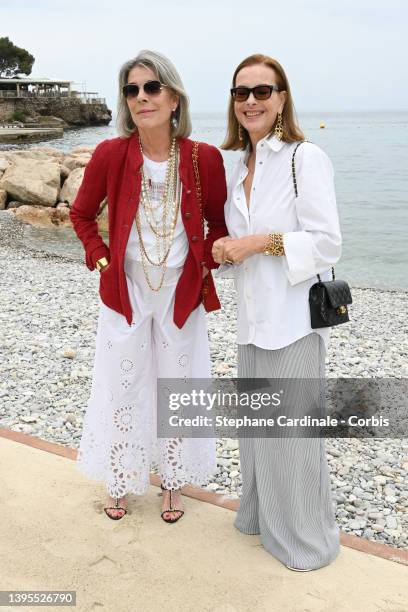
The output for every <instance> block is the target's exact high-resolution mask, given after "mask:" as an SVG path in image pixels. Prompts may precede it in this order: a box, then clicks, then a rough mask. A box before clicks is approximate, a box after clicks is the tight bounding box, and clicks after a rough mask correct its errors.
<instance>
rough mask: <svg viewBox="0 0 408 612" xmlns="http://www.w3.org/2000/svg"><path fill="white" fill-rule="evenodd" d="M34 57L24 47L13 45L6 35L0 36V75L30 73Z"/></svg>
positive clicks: (12, 75)
mask: <svg viewBox="0 0 408 612" xmlns="http://www.w3.org/2000/svg"><path fill="white" fill-rule="evenodd" d="M34 62H35V58H34V56H33V55H31V54H30V53H29V52H28V51H26V50H25V49H22V48H21V47H17V46H16V45H14V44H13V43H12V42H11V40H9V39H8V37H7V36H5V37H3V38H0V77H1V78H10V79H13V78H16V77H17V76H18V75H19V74H20V73H21V74H26V75H28V74H31V70H32V68H33V64H34Z"/></svg>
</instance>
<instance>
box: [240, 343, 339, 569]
mask: <svg viewBox="0 0 408 612" xmlns="http://www.w3.org/2000/svg"><path fill="white" fill-rule="evenodd" d="M324 360H325V345H324V341H323V339H322V338H321V336H319V334H317V333H311V334H309V335H307V336H305V337H303V338H300V339H299V340H297V341H296V342H294V343H292V344H290V345H289V346H285V347H284V348H282V349H277V350H265V349H261V348H259V347H257V346H254V345H253V344H247V345H239V346H238V376H239V378H299V379H300V378H316V379H317V378H320V379H323V378H324V370H325V363H324ZM297 412H301V410H299V411H298V410H297ZM239 449H240V460H241V473H242V496H241V500H240V507H239V510H238V513H237V516H236V520H235V523H234V525H235V527H236V528H237V529H239V530H240V531H241V532H242V533H245V534H259V535H260V539H261V542H262V544H263V546H264V548H265V549H266V550H267V551H268V552H269V553H271V554H272V555H273V556H274V557H276V558H277V559H279V561H281V562H282V563H283V564H284V565H289V566H290V567H294V568H298V569H318V568H319V567H323V566H325V565H328V564H329V563H331V562H332V561H333V560H334V559H335V558H336V557H337V555H338V553H339V550H340V545H339V528H338V526H337V524H336V522H335V514H334V507H333V501H332V495H331V486H330V476H329V469H328V464H327V457H326V450H325V440H324V439H323V438H295V437H292V438H287V437H286V438H241V439H240V440H239Z"/></svg>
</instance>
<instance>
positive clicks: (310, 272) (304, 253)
mask: <svg viewBox="0 0 408 612" xmlns="http://www.w3.org/2000/svg"><path fill="white" fill-rule="evenodd" d="M283 246H284V249H285V256H284V258H283V265H284V268H285V271H286V275H287V277H288V280H289V283H290V284H291V285H292V286H293V285H297V284H298V283H302V282H303V281H305V280H308V279H309V278H313V276H316V274H317V270H316V262H315V258H314V247H313V240H312V237H311V236H310V235H309V234H308V233H307V232H305V231H299V232H287V233H286V234H283Z"/></svg>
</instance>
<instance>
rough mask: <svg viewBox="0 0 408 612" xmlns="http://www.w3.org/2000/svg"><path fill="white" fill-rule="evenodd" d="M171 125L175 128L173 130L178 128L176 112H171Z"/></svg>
mask: <svg viewBox="0 0 408 612" xmlns="http://www.w3.org/2000/svg"><path fill="white" fill-rule="evenodd" d="M171 125H172V126H173V128H174V129H175V130H176V129H177V127H178V121H177V117H176V111H175V110H173V111H172V112H171Z"/></svg>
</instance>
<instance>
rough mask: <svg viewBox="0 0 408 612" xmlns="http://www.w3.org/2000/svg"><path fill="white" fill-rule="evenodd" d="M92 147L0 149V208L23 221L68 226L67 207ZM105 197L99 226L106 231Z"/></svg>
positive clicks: (44, 225)
mask: <svg viewBox="0 0 408 612" xmlns="http://www.w3.org/2000/svg"><path fill="white" fill-rule="evenodd" d="M93 150H94V147H87V146H79V147H75V148H74V149H73V150H72V151H69V152H68V153H63V152H62V151H60V150H58V149H53V148H50V147H33V148H31V149H24V150H21V151H20V150H19V151H0V210H8V211H10V212H11V213H12V214H14V215H15V216H16V217H17V218H18V219H20V220H21V221H24V222H25V223H30V224H32V225H38V226H43V227H47V226H52V225H58V226H62V227H64V226H66V227H71V221H70V219H69V207H70V205H71V204H72V202H73V201H74V199H75V197H76V194H77V192H78V189H79V187H80V186H81V183H82V179H83V176H84V172H85V167H86V165H87V163H88V162H89V160H90V159H91V155H92V152H93ZM107 212H108V211H107V206H106V201H104V202H102V203H101V207H100V211H99V215H98V226H99V229H100V230H101V231H107V229H108V226H107V224H108V218H107Z"/></svg>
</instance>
